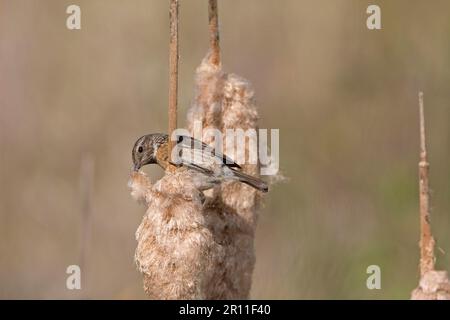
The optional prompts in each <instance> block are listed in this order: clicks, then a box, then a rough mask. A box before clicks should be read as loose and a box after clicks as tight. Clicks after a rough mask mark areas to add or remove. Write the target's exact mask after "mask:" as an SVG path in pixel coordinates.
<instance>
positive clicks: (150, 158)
mask: <svg viewBox="0 0 450 320" xmlns="http://www.w3.org/2000/svg"><path fill="white" fill-rule="evenodd" d="M159 144H160V142H158V139H157V134H147V135H145V136H142V137H140V138H139V139H137V141H136V143H135V144H134V147H133V151H132V154H131V156H132V158H133V164H134V170H135V171H138V170H139V169H140V168H141V167H143V166H145V165H147V164H151V163H156V150H157V149H158V146H159Z"/></svg>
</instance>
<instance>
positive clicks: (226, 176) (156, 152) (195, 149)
mask: <svg viewBox="0 0 450 320" xmlns="http://www.w3.org/2000/svg"><path fill="white" fill-rule="evenodd" d="M175 147H176V148H177V150H176V151H177V156H176V158H177V159H174V160H173V161H171V160H170V159H169V137H168V135H167V134H163V133H153V134H147V135H145V136H142V137H140V138H139V139H138V140H137V141H136V143H135V144H134V147H133V151H132V158H133V164H134V170H135V171H138V170H139V169H140V168H141V167H142V166H145V165H147V164H154V163H156V164H158V165H159V166H161V167H162V168H163V169H166V168H167V166H169V164H174V165H176V166H184V167H186V168H188V169H192V170H195V171H197V172H200V173H202V174H204V175H206V176H207V177H208V178H210V179H209V181H211V182H213V183H220V182H222V181H224V180H237V181H240V182H243V183H245V184H247V185H249V186H252V187H253V188H255V189H257V190H260V191H262V192H267V191H269V187H268V186H267V184H266V183H265V182H264V181H262V180H260V179H258V178H255V177H252V176H250V175H248V174H245V173H243V172H240V171H238V170H239V169H241V167H240V166H239V165H238V164H237V163H235V162H234V161H233V160H232V159H230V158H229V157H227V156H226V155H223V154H221V153H218V152H215V150H214V148H212V147H210V146H208V145H207V144H205V143H203V142H201V141H199V140H197V139H194V138H192V137H188V136H178V139H177V143H176V146H175Z"/></svg>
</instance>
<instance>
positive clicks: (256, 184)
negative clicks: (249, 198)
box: [233, 170, 269, 192]
mask: <svg viewBox="0 0 450 320" xmlns="http://www.w3.org/2000/svg"><path fill="white" fill-rule="evenodd" d="M233 173H234V176H235V177H236V178H237V179H238V180H239V181H240V182H243V183H245V184H248V185H249V186H251V187H253V188H255V189H258V190H259V191H262V192H268V191H269V186H268V185H267V183H265V182H264V181H262V180H261V179H258V178H255V177H252V176H250V175H248V174H245V173H243V172H240V171H236V170H233Z"/></svg>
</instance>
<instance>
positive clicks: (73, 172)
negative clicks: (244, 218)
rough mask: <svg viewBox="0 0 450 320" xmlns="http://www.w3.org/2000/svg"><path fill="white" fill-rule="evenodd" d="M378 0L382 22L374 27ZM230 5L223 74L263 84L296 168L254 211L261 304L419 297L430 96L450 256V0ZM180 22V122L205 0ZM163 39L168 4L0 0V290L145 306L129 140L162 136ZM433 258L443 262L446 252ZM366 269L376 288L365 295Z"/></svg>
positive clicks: (224, 20) (434, 181)
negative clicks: (422, 123) (77, 26)
mask: <svg viewBox="0 0 450 320" xmlns="http://www.w3.org/2000/svg"><path fill="white" fill-rule="evenodd" d="M70 4H77V5H79V6H80V7H81V11H82V29H81V30H79V31H69V30H67V29H66V18H67V16H68V15H67V14H66V12H65V11H66V8H67V6H68V5H70ZM369 4H378V5H380V7H381V10H382V30H379V31H370V30H368V29H367V28H366V18H367V16H368V15H367V14H366V8H367V6H368V5H369ZM219 10H220V11H219V16H220V23H221V45H222V52H223V65H224V69H225V71H229V72H234V73H238V74H240V75H242V76H244V77H246V78H248V79H249V80H250V81H251V82H252V83H253V85H254V87H255V90H256V97H257V103H258V106H259V111H260V116H261V127H262V128H279V129H280V140H281V141H280V163H281V170H282V172H283V174H284V175H285V176H287V177H288V181H286V182H285V183H282V184H278V185H276V186H275V187H273V188H272V191H271V192H270V194H269V195H268V196H267V198H266V201H265V206H264V208H263V210H262V211H261V214H260V220H259V226H258V231H257V237H256V251H257V252H256V257H257V262H256V267H255V272H254V281H253V287H252V294H251V297H252V298H260V299H271V298H274V299H319V298H323V299H348V298H355V299H381V298H383V299H401V298H405V299H407V298H409V296H410V291H411V290H412V289H413V288H414V287H416V285H417V283H418V261H419V255H418V254H419V251H418V239H419V220H418V179H417V163H418V145H419V141H418V102H417V93H418V91H419V90H423V91H424V94H425V108H426V111H425V112H426V123H427V129H428V142H429V160H430V162H431V176H430V180H431V188H432V189H433V194H432V205H433V211H432V227H433V232H434V236H435V238H436V240H437V245H438V246H439V247H441V248H442V249H443V250H447V251H450V233H449V228H450V217H449V212H450V141H449V137H450V129H449V128H450V126H449V120H450V107H449V106H450V90H449V89H450V88H449V84H450V41H449V40H450V2H449V1H445V0H442V1H439V0H434V1H424V0H423V1H409V0H396V1H361V0H345V1H344V0H336V1H334V0H333V1H332V0H320V1H318V0H308V1H297V0H289V1H288V0H283V1H273V0H246V1H237V0H226V1H223V0H222V1H220V0H219ZM180 19H181V20H180V42H181V47H180V79H179V83H180V91H179V99H180V106H179V124H180V126H183V125H185V123H186V122H185V114H186V111H187V108H188V106H189V103H190V100H191V99H192V98H193V85H194V84H193V77H194V71H195V68H196V66H197V65H198V64H199V62H200V61H201V59H202V58H203V56H204V54H205V53H206V50H207V47H208V33H207V1H206V0H189V1H187V0H184V1H181V7H180ZM167 35H168V1H163V0H153V1H148V0H130V1H119V0H90V1H87V0H76V1H61V0H14V1H13V0H0V107H1V109H0V146H1V153H0V164H1V165H0V182H1V184H0V298H63V299H71V298H80V297H85V298H112V299H130V298H138V299H140V298H145V295H144V293H143V290H142V281H141V276H140V274H139V273H138V272H137V270H136V267H135V266H134V263H133V254H134V249H135V246H136V242H135V239H134V233H135V230H136V228H137V226H138V225H139V223H140V220H141V218H142V215H143V214H144V212H145V208H144V207H143V206H139V205H138V204H137V203H136V202H135V201H133V200H132V199H131V197H130V194H129V190H128V188H127V180H128V174H129V170H130V168H131V148H132V144H133V143H134V141H135V139H136V138H137V137H139V136H140V135H142V134H144V133H149V132H158V131H166V128H167V111H166V106H167V96H168V95H167V91H168V87H167V84H168V76H167V75H168V55H167V52H168V36H167ZM89 155H90V156H91V157H92V159H93V160H94V162H95V171H94V182H93V185H94V186H93V190H92V194H93V198H92V214H91V222H90V232H89V234H88V241H87V243H88V244H87V246H86V247H85V249H84V250H82V248H81V247H82V244H81V243H82V239H83V237H86V236H83V230H82V229H83V225H84V223H83V214H82V212H83V209H82V190H80V170H81V169H80V168H81V163H82V159H83V157H89ZM147 171H148V172H149V174H150V175H151V176H152V178H153V179H154V180H155V179H157V178H158V177H161V175H162V171H161V170H160V169H158V168H148V169H147ZM81 251H83V253H82V254H83V255H84V258H81V253H80V252H81ZM80 259H85V261H84V267H83V270H82V288H83V290H81V291H76V290H74V291H69V290H67V289H66V277H67V274H66V273H65V271H66V268H67V266H68V265H71V264H80V263H81V262H80ZM437 259H438V260H437V262H438V263H437V266H438V268H441V269H449V266H450V258H449V254H444V253H442V252H440V251H437ZM372 264H376V265H379V266H380V267H381V276H382V279H381V286H382V289H381V290H368V289H367V288H366V279H367V277H368V275H367V274H366V268H367V267H368V266H369V265H372Z"/></svg>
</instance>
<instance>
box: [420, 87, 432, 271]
mask: <svg viewBox="0 0 450 320" xmlns="http://www.w3.org/2000/svg"><path fill="white" fill-rule="evenodd" d="M419 111H420V162H419V201H420V274H421V276H423V275H424V274H425V273H427V272H428V271H431V270H434V262H435V259H434V239H433V235H432V234H431V225H430V204H429V197H430V196H429V182H428V171H429V167H430V164H429V163H428V160H427V149H426V143H425V116H424V105H423V92H419Z"/></svg>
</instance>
